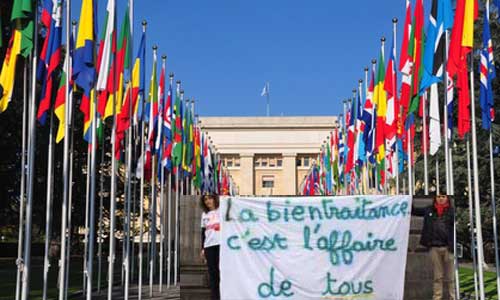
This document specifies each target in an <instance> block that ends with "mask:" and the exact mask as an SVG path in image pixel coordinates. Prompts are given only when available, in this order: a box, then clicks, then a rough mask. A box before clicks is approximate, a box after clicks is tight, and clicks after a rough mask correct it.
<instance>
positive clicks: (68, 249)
mask: <svg viewBox="0 0 500 300" xmlns="http://www.w3.org/2000/svg"><path fill="white" fill-rule="evenodd" d="M75 29H76V23H75V25H73V36H75ZM69 98H71V103H73V92H71V94H70V96H69ZM70 109H71V111H70V121H69V122H70V128H72V125H71V124H72V123H73V121H71V118H73V115H74V113H75V111H74V110H75V107H74V106H73V104H71V108H70ZM69 139H70V142H69V183H68V189H69V191H68V240H67V247H66V268H67V269H69V267H70V257H71V256H70V254H71V208H72V207H73V154H74V152H73V146H74V135H73V131H72V129H70V134H69ZM68 283H69V272H66V280H65V283H64V284H65V286H64V291H65V294H64V300H67V299H68Z"/></svg>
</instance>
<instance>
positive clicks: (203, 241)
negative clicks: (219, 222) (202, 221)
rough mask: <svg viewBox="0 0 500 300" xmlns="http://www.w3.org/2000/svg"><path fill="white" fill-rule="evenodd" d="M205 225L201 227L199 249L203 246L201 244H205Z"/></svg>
mask: <svg viewBox="0 0 500 300" xmlns="http://www.w3.org/2000/svg"><path fill="white" fill-rule="evenodd" d="M205 231H206V229H205V227H201V249H202V250H203V249H204V248H205V247H204V246H203V245H205Z"/></svg>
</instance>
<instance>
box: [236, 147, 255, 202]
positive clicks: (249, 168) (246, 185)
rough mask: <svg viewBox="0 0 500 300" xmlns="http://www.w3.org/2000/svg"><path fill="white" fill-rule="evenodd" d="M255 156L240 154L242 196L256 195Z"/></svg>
mask: <svg viewBox="0 0 500 300" xmlns="http://www.w3.org/2000/svg"><path fill="white" fill-rule="evenodd" d="M253 158H254V154H253V153H241V154H240V180H241V182H240V184H239V187H240V195H254V194H255V186H254V185H255V180H254V178H255V176H254V162H253Z"/></svg>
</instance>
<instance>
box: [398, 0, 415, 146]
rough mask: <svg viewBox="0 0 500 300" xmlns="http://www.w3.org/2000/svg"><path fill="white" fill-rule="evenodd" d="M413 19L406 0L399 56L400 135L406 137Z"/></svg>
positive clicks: (408, 1) (408, 0)
mask: <svg viewBox="0 0 500 300" xmlns="http://www.w3.org/2000/svg"><path fill="white" fill-rule="evenodd" d="M411 28H412V19H411V5H410V0H406V17H405V24H404V27H403V41H402V44H401V54H400V56H399V71H400V72H401V88H400V96H399V103H400V105H401V110H399V111H398V125H397V126H398V136H399V137H400V138H403V137H404V133H405V130H404V127H405V124H406V115H407V114H408V108H409V106H410V93H411V74H412V72H411V71H412V64H413V48H412V47H410V37H411Z"/></svg>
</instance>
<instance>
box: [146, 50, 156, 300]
mask: <svg viewBox="0 0 500 300" xmlns="http://www.w3.org/2000/svg"><path fill="white" fill-rule="evenodd" d="M157 50H158V47H157V46H156V45H155V46H153V53H154V54H153V56H154V57H156V52H157ZM155 65H156V60H155ZM154 84H156V82H154ZM150 89H152V87H150ZM152 90H153V89H152ZM151 97H154V96H153V95H151ZM153 105H154V103H153V101H152V100H151V103H150V111H153ZM152 116H153V115H152V113H150V118H152ZM149 124H154V120H151V119H150V120H149ZM153 130H154V125H153V126H151V127H150V128H148V131H149V133H148V142H149V134H151V137H153ZM153 140H154V138H153ZM150 147H151V146H150ZM153 147H154V145H153ZM155 161H156V160H155V155H154V154H153V149H151V181H150V187H151V203H150V220H151V223H150V230H151V232H150V235H149V237H150V243H151V255H150V257H149V297H153V276H154V270H155V260H156V202H157V195H156V175H155Z"/></svg>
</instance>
